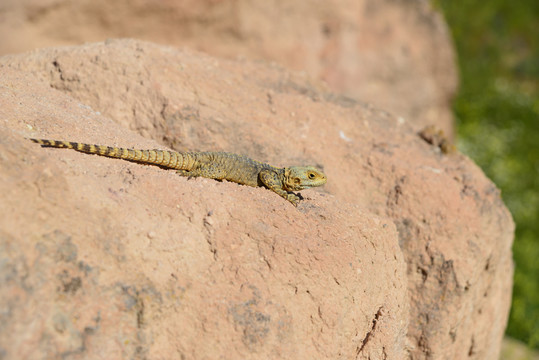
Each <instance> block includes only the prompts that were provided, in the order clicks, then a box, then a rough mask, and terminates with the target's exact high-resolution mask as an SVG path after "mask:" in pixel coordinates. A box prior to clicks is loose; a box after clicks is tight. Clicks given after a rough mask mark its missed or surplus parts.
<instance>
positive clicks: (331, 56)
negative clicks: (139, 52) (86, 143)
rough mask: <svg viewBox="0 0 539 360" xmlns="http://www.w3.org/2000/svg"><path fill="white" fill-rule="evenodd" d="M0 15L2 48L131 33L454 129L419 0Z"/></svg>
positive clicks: (28, 9)
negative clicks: (282, 70)
mask: <svg viewBox="0 0 539 360" xmlns="http://www.w3.org/2000/svg"><path fill="white" fill-rule="evenodd" d="M0 18H2V19H3V21H0V33H3V34H10V36H6V37H3V39H2V41H1V42H0V54H6V53H13V52H20V51H27V50H30V49H33V48H36V47H43V46H53V45H56V46H57V45H74V44H80V43H83V42H87V41H103V40H105V39H107V38H115V37H134V38H140V39H146V40H151V41H155V42H158V43H164V44H171V45H176V46H180V45H187V46H189V47H191V48H195V49H199V50H203V51H205V52H207V53H209V54H213V55H217V56H226V57H232V58H237V57H238V56H239V57H247V58H251V59H266V60H273V61H276V62H278V63H280V64H283V65H285V66H286V67H287V68H291V69H294V70H298V71H306V72H307V73H308V74H310V76H311V77H313V78H318V79H322V80H324V81H326V82H327V84H328V85H329V87H330V88H331V89H332V90H333V91H337V92H339V93H345V94H347V95H348V96H351V97H353V98H356V99H359V100H360V101H363V102H371V103H373V104H375V106H377V107H379V108H383V109H385V110H389V111H391V112H392V113H394V114H395V116H400V117H403V118H405V119H406V120H408V121H410V122H412V123H413V124H415V125H416V126H417V128H422V127H424V126H425V125H427V124H436V125H437V126H438V127H440V128H442V129H443V130H444V131H445V132H446V134H447V135H448V136H449V137H450V138H451V137H452V135H453V125H452V115H451V110H450V102H451V99H452V97H453V94H454V93H455V89H456V85H457V75H456V67H455V61H454V54H453V47H452V44H451V41H450V35H449V32H448V30H447V26H446V25H445V23H444V22H443V20H442V18H441V16H440V14H438V13H437V12H436V11H433V9H432V7H431V5H430V1H427V0H415V1H393V0H359V1H358V0H325V1H289V0H273V1H267V0H249V1H234V0H224V1H215V0H183V1H154V0H136V1H132V0H129V1H127V0H123V1H122V0H115V1H109V0H77V1H71V0H47V1H43V0H11V1H9V0H7V2H6V1H5V4H4V6H2V7H0Z"/></svg>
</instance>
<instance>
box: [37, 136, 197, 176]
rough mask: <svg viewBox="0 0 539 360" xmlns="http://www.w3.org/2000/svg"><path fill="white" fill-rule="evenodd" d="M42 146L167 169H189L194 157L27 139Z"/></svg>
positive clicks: (164, 151) (184, 154)
mask: <svg viewBox="0 0 539 360" xmlns="http://www.w3.org/2000/svg"><path fill="white" fill-rule="evenodd" d="M29 140H31V141H33V142H35V143H38V144H40V145H41V146H43V147H54V148H64V149H73V150H76V151H80V152H83V153H87V154H96V155H101V156H107V157H111V158H118V159H123V160H128V161H134V162H138V163H141V164H151V165H157V166H161V167H164V168H168V169H177V170H191V169H192V168H193V166H194V163H195V158H194V156H193V154H191V153H179V152H176V151H168V150H134V149H126V148H119V147H111V146H104V145H91V144H84V143H78V142H70V141H56V140H45V139H29Z"/></svg>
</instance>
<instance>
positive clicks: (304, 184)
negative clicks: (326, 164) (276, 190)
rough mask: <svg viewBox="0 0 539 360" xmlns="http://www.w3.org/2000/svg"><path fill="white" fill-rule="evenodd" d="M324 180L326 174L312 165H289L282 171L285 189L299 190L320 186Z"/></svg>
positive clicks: (325, 179)
mask: <svg viewBox="0 0 539 360" xmlns="http://www.w3.org/2000/svg"><path fill="white" fill-rule="evenodd" d="M326 181H327V177H326V174H324V173H323V172H322V171H320V170H318V169H317V168H315V167H313V166H291V167H289V168H286V169H285V171H284V188H285V190H286V191H299V190H303V189H308V188H311V187H316V186H322V185H324V184H325V183H326Z"/></svg>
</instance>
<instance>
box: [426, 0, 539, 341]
mask: <svg viewBox="0 0 539 360" xmlns="http://www.w3.org/2000/svg"><path fill="white" fill-rule="evenodd" d="M433 1H434V3H435V5H436V6H437V7H438V8H440V9H441V10H442V12H443V13H444V15H445V18H446V20H447V22H448V24H449V27H450V28H451V31H452V34H453V39H454V42H455V45H456V48H457V52H458V56H459V66H460V76H461V87H460V91H459V94H458V96H457V98H456V101H455V104H454V112H455V117H456V119H457V131H458V137H459V139H458V143H457V144H458V147H459V149H460V150H461V151H462V152H463V153H465V154H467V155H468V156H470V157H471V158H473V159H474V160H475V161H476V162H477V163H478V164H479V166H481V168H482V169H483V170H484V171H485V173H486V174H487V175H488V176H489V178H490V179H492V180H493V181H494V182H495V183H496V184H497V185H498V187H499V188H500V189H501V190H502V196H503V199H504V201H505V203H506V204H507V206H508V207H509V209H510V211H511V213H512V214H513V218H514V220H515V222H516V226H517V227H516V234H515V243H514V245H513V253H514V259H515V265H516V268H515V284H514V290H513V305H512V308H511V315H510V319H509V325H508V328H507V335H509V336H512V337H514V338H517V339H520V340H522V341H524V342H526V343H527V344H528V345H529V346H530V347H532V348H539V186H538V177H539V145H538V144H539V1H537V0H520V1H507V0H489V1H484V0H482V1H480V0H465V1H453V0H433Z"/></svg>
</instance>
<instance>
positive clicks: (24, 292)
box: [0, 40, 513, 359]
mask: <svg viewBox="0 0 539 360" xmlns="http://www.w3.org/2000/svg"><path fill="white" fill-rule="evenodd" d="M0 71H1V73H2V77H1V82H2V85H1V86H2V91H1V92H0V96H1V97H0V116H1V118H2V119H3V121H4V126H3V127H2V128H1V131H2V137H1V138H2V139H3V141H2V142H1V143H0V147H1V154H2V157H1V159H2V160H1V162H0V166H1V172H0V174H1V175H0V182H1V184H0V186H1V189H2V191H1V192H0V209H1V211H2V214H3V216H2V218H1V220H0V224H1V229H2V234H1V238H2V241H1V245H0V246H1V247H2V251H1V252H0V254H1V256H2V258H1V260H0V264H2V267H1V268H0V271H1V273H0V275H1V279H2V282H1V283H2V288H1V289H0V297H1V298H2V299H3V300H2V304H3V306H4V308H3V311H2V320H3V321H2V326H1V327H0V347H1V349H0V353H3V354H5V355H6V356H7V357H8V358H19V357H27V358H35V357H60V356H63V357H66V358H70V357H71V358H78V357H89V358H93V357H95V358H97V357H101V358H103V357H106V358H111V357H112V358H132V357H135V358H136V357H139V358H143V357H146V358H150V359H158V358H182V357H183V358H186V359H191V358H192V359H200V358H208V359H213V358H224V359H235V358H253V359H255V358H257V359H266V358H276V359H277V358H279V359H297V358H305V359H313V358H315V359H324V358H327V359H335V358H342V359H349V358H360V359H367V358H370V359H383V358H387V359H398V358H407V357H409V358H413V359H440V358H443V359H456V358H465V357H466V358H472V359H485V358H496V357H497V356H498V353H499V349H500V342H501V339H502V336H503V332H504V328H505V324H506V320H507V315H508V310H509V305H510V297H511V283H512V261H511V251H510V247H511V242H512V236H513V222H512V220H511V217H510V215H509V213H508V211H507V209H506V208H505V206H504V205H503V203H502V201H501V199H500V194H499V191H498V190H497V189H496V187H495V186H494V185H493V184H492V183H491V182H490V181H489V180H488V179H487V178H485V176H484V175H483V173H482V172H481V170H480V169H479V168H477V167H476V166H475V165H474V164H473V163H472V162H471V161H470V160H469V159H467V158H466V157H464V156H462V155H460V154H458V153H454V154H448V155H445V154H443V153H442V152H440V151H439V149H438V148H437V147H434V146H432V145H430V144H428V143H426V142H425V141H423V140H422V139H421V138H420V137H419V136H418V135H417V134H416V132H415V131H412V128H411V127H410V126H408V125H407V123H406V122H403V121H402V119H400V118H399V117H397V116H394V115H390V114H389V113H387V112H384V111H379V110H375V109H373V108H372V107H368V106H365V105H362V104H360V103H355V102H353V101H350V100H349V99H346V98H341V97H338V96H335V95H332V94H331V93H327V92H324V91H323V90H321V89H320V88H318V87H317V86H316V85H312V84H311V81H310V80H308V79H306V78H304V77H303V76H302V75H298V74H294V73H290V72H287V71H285V70H283V69H280V68H278V67H275V66H266V65H264V64H261V63H253V62H249V61H228V60H222V59H216V58H211V57H208V56H205V55H201V54H198V53H196V52H192V51H187V50H185V51H179V50H176V49H173V48H169V47H163V46H158V45H153V44H150V43H144V42H138V41H128V40H123V41H109V42H107V43H105V44H102V43H100V44H90V45H85V46H80V47H72V48H58V49H44V50H41V51H38V52H33V53H30V54H23V55H19V56H5V57H3V58H0ZM26 137H43V138H52V139H62V140H64V139H65V140H74V141H83V142H90V143H98V144H107V145H121V146H129V147H140V148H156V147H166V146H168V147H171V148H175V149H178V150H183V149H186V148H189V149H199V150H227V151H232V152H237V153H244V154H248V155H250V156H252V157H254V158H256V159H258V160H262V161H268V162H271V163H272V164H274V165H279V166H285V165H292V164H307V163H308V164H314V165H318V166H322V167H323V168H324V170H325V172H326V173H327V175H328V178H329V181H328V184H327V185H326V186H325V187H324V188H321V189H314V190H307V191H304V193H303V195H304V197H305V198H306V199H305V200H304V201H303V202H302V203H301V204H300V206H299V207H298V208H295V207H293V206H291V205H290V204H289V203H287V202H286V201H284V200H283V199H282V198H280V197H278V196H276V195H275V194H274V193H272V192H270V191H267V190H265V189H261V188H249V187H246V186H239V185H237V184H232V183H227V182H223V183H219V182H216V181H213V180H209V179H191V180H188V179H186V178H182V177H179V176H177V175H176V174H175V173H174V172H173V171H165V170H162V169H159V168H156V167H148V166H142V165H139V164H133V163H128V162H125V161H120V160H115V159H108V158H103V157H98V156H89V155H85V154H80V153H77V152H74V151H68V150H58V149H43V148H40V147H39V146H38V145H36V144H33V143H31V142H29V141H27V140H25V138H26Z"/></svg>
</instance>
